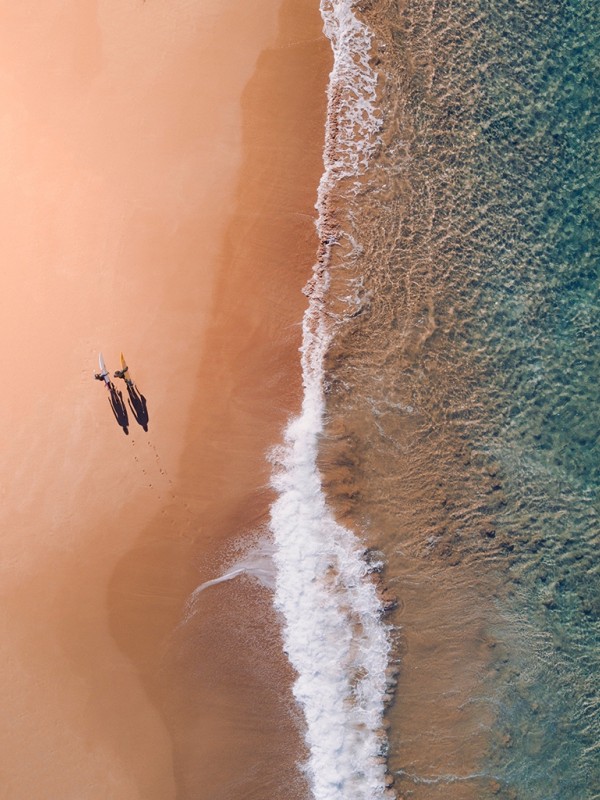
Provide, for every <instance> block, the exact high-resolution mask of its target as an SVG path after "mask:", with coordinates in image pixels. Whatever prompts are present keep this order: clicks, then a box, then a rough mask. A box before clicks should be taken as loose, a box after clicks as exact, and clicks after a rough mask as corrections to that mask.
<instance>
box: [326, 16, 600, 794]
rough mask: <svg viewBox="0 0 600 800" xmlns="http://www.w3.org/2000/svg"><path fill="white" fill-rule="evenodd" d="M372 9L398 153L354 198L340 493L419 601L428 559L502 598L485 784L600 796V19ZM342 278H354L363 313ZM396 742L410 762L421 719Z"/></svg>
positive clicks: (493, 631) (384, 103)
mask: <svg viewBox="0 0 600 800" xmlns="http://www.w3.org/2000/svg"><path fill="white" fill-rule="evenodd" d="M362 9H363V13H364V18H365V20H366V21H367V23H368V24H369V25H370V26H371V27H372V29H373V30H374V32H375V43H374V56H375V58H376V62H377V63H378V65H379V70H380V83H379V91H380V104H381V148H380V150H379V152H378V153H377V155H376V157H375V158H374V159H373V163H372V165H371V169H370V172H369V173H368V174H367V176H366V177H365V179H364V185H363V190H362V191H361V192H359V193H358V195H356V196H353V197H352V198H349V199H348V203H349V206H350V214H349V215H348V218H347V220H346V222H345V224H346V227H347V228H348V229H349V230H350V231H351V241H352V243H353V248H352V249H351V250H350V249H349V252H350V255H348V256H347V257H346V259H345V262H344V264H343V269H344V272H343V273H342V271H341V270H340V271H339V275H338V276H337V280H338V281H339V282H340V283H343V280H346V283H347V286H348V287H350V288H351V289H352V291H353V293H354V294H353V305H352V307H351V309H350V310H351V312H352V313H351V314H350V315H348V318H347V319H346V321H345V323H344V325H343V326H341V327H340V331H339V333H338V336H337V340H336V342H334V345H333V347H332V348H331V352H330V354H329V362H328V377H329V383H328V392H329V394H328V403H329V410H330V414H331V416H332V417H338V418H340V419H343V420H344V425H343V426H342V425H340V424H339V423H337V429H336V431H337V433H336V435H338V436H340V437H341V438H342V439H344V442H345V444H344V447H345V449H344V452H343V456H339V457H337V464H338V466H339V467H340V470H342V469H344V470H347V471H346V472H344V474H343V476H342V472H340V476H341V477H339V478H338V479H337V484H336V483H335V480H334V481H333V488H332V489H331V492H332V493H333V494H334V495H335V494H336V493H337V496H338V497H341V498H342V501H343V503H344V504H345V505H344V506H343V507H344V508H345V509H348V513H351V514H353V515H354V517H355V518H357V519H358V520H359V521H360V524H362V525H364V527H365V529H367V530H371V532H372V538H374V539H375V540H377V537H379V539H378V541H377V544H378V546H381V548H382V549H383V550H384V551H385V554H386V558H387V559H388V564H389V568H388V576H391V579H392V581H393V580H394V576H395V575H396V578H397V581H398V586H399V588H398V592H399V595H400V599H401V601H403V600H404V598H403V590H402V584H401V583H400V582H399V581H400V577H399V576H400V575H401V572H402V569H404V570H405V572H406V569H405V568H404V567H403V566H402V565H403V560H404V562H405V561H406V560H407V559H409V558H412V559H413V560H414V562H415V563H416V564H421V565H427V564H431V563H433V561H434V559H435V558H438V562H436V563H439V564H442V565H443V570H445V571H447V572H448V574H449V575H450V574H451V572H450V571H451V569H460V565H461V563H464V564H467V563H468V564H469V565H471V566H473V565H475V572H477V571H478V570H479V571H480V572H481V573H483V570H484V569H485V570H486V574H487V575H489V576H491V577H490V580H489V585H493V583H494V581H496V583H497V584H498V586H501V587H502V589H501V590H500V589H498V591H497V592H495V593H494V594H495V598H496V599H495V601H494V602H495V612H494V613H495V614H497V616H494V615H493V614H490V615H489V627H488V631H487V634H486V635H490V636H493V637H494V638H495V641H496V643H497V646H496V647H497V649H496V655H495V657H494V659H493V668H492V669H491V672H490V674H489V675H487V676H485V677H482V678H481V685H480V691H481V697H485V704H486V708H488V709H489V708H492V709H493V715H494V722H493V724H492V725H491V726H490V729H489V731H487V732H486V736H487V744H486V746H485V747H484V748H482V749H481V753H480V759H479V762H480V763H479V768H480V772H479V773H478V774H479V775H483V776H485V777H486V780H489V781H492V780H493V781H496V783H488V784H486V786H487V788H486V789H485V791H488V792H493V793H494V796H497V797H503V798H506V799H507V800H508V799H509V798H522V799H523V800H554V799H556V800H559V798H560V800H592V798H596V797H600V766H599V765H600V758H599V752H598V750H599V748H600V718H599V716H598V711H599V709H598V705H599V700H600V686H599V680H598V675H599V674H600V663H599V660H600V659H599V647H598V644H599V632H600V631H599V626H598V611H599V610H600V581H599V576H598V563H597V550H598V545H599V543H600V541H599V540H600V519H599V510H600V509H599V500H600V498H599V488H600V437H599V434H600V403H599V401H598V386H599V383H600V355H599V354H600V349H599V347H598V335H599V333H600V318H599V309H600V297H599V292H600V269H599V267H600V245H599V235H598V234H599V220H600V214H599V212H600V124H599V123H600V119H599V116H600V114H599V108H600V4H598V3H596V2H591V1H590V0H580V1H579V2H575V1H574V0H564V1H563V0H556V1H555V2H547V1H546V2H542V0H453V1H452V2H448V3H444V4H439V3H436V2H433V0H418V2H417V0H414V2H412V0H407V2H405V3H403V4H401V5H400V4H396V3H377V2H368V1H367V0H365V3H364V4H363V6H362ZM340 275H342V277H340ZM335 280H336V273H335V270H334V288H335V289H336V291H337V294H338V296H341V295H342V294H343V292H342V291H341V290H338V289H337V285H336V284H335ZM340 430H341V431H342V434H340V433H339V431H340ZM336 446H337V445H336ZM339 447H340V448H341V445H339ZM332 452H333V455H334V456H335V450H334V449H333V450H332ZM332 458H333V456H332ZM349 476H350V477H349ZM432 476H434V477H432ZM350 478H352V481H353V482H351V480H350ZM415 498H417V500H416V501H415ZM409 503H413V504H414V503H417V506H416V507H415V508H414V509H412V510H410V509H409V510H407V504H409ZM411 514H412V516H411ZM373 531H374V532H375V533H373ZM390 542H391V544H390ZM419 559H420V561H419ZM477 564H480V565H481V568H480V569H479V568H478V567H477ZM446 565H447V566H446ZM425 568H426V566H419V570H421V573H419V574H422V573H423V570H424V569H425ZM436 569H437V567H436ZM415 575H417V569H416V568H415ZM437 575H438V576H441V575H442V572H440V571H439V569H438V573H437ZM412 577H413V576H409V578H412ZM405 579H406V575H405V576H404V578H403V580H405ZM440 580H441V578H440ZM450 580H452V578H450ZM407 598H408V600H407V602H410V595H409V594H407ZM488 599H489V598H485V602H487V601H488ZM432 602H433V601H432ZM435 602H437V603H438V605H439V616H440V618H442V617H443V614H444V613H450V611H449V610H448V609H449V608H450V607H449V606H448V608H445V607H444V598H443V596H440V598H439V599H437V598H435ZM482 608H484V605H483V604H482ZM436 613H437V612H436ZM482 613H483V611H482ZM423 635H424V636H425V635H426V634H425V633H424V634H423ZM399 638H400V640H401V639H402V631H401V630H400V633H399ZM480 699H481V698H479V699H478V702H479V700H480ZM486 719H489V715H488V717H486ZM394 724H395V725H396V724H397V730H396V729H394V728H393V730H392V735H391V742H392V748H393V750H394V751H395V752H397V760H398V762H399V763H400V764H402V763H403V762H402V748H403V739H402V737H403V729H402V724H403V723H402V719H401V718H400V719H399V721H398V722H397V723H396V722H394ZM482 724H483V723H482ZM487 724H488V723H487V722H486V725H487ZM448 736H449V737H450V736H451V732H448ZM449 741H450V739H449ZM452 746H453V747H454V749H455V750H456V749H457V746H455V744H453V745H452ZM430 767H431V769H429V766H427V767H426V768H427V770H428V771H429V772H428V774H444V773H445V772H448V770H447V769H445V765H444V764H443V763H437V764H431V765H430ZM408 771H409V770H407V772H408ZM465 787H466V782H465V783H463V784H461V785H460V786H458V784H456V783H452V782H449V783H448V785H446V786H443V787H441V788H440V787H438V788H434V786H433V782H431V786H430V788H427V787H426V786H425V782H423V781H421V783H420V784H418V782H415V783H414V785H410V786H408V785H407V786H401V789H403V790H404V791H406V792H414V793H415V796H417V797H432V798H433V797H438V796H442V795H440V794H435V791H442V790H443V792H445V794H444V795H443V796H444V797H447V798H450V797H454V796H456V797H461V798H462V797H467V796H469V797H470V796H476V795H467V794H458V792H461V791H464V792H466V791H467V790H468V788H465ZM490 787H491V788H490ZM453 792H456V793H457V794H453ZM409 796H412V795H410V794H409ZM487 796H488V795H486V797H487ZM490 796H491V795H490Z"/></svg>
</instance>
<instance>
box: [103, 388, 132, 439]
mask: <svg viewBox="0 0 600 800" xmlns="http://www.w3.org/2000/svg"><path fill="white" fill-rule="evenodd" d="M109 391H110V397H109V398H108V402H109V403H110V407H111V409H112V412H113V414H114V415H115V419H116V420H117V423H118V424H119V425H120V426H121V427H122V428H123V433H124V434H125V435H126V436H128V435H129V415H128V414H127V408H126V407H125V401H124V400H123V393H122V392H120V391H119V390H118V389H116V388H115V385H114V384H113V383H111V384H110V387H109Z"/></svg>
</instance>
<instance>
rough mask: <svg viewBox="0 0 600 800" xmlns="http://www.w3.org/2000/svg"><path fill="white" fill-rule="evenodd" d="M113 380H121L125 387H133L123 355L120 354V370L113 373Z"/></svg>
mask: <svg viewBox="0 0 600 800" xmlns="http://www.w3.org/2000/svg"><path fill="white" fill-rule="evenodd" d="M115 378H123V380H124V381H125V383H126V384H127V386H131V387H133V381H132V379H131V375H130V372H129V367H128V366H127V362H126V361H125V356H124V355H123V353H121V369H118V370H117V371H116V372H115Z"/></svg>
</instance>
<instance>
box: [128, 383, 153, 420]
mask: <svg viewBox="0 0 600 800" xmlns="http://www.w3.org/2000/svg"><path fill="white" fill-rule="evenodd" d="M127 394H128V395H129V398H128V400H127V402H128V403H129V408H130V409H131V413H132V414H133V416H134V418H135V421H136V422H137V424H138V425H141V426H142V428H143V429H144V430H145V431H147V430H148V422H149V420H150V417H149V416H148V406H147V403H146V398H145V397H144V395H143V394H141V393H140V392H138V389H137V386H131V385H130V384H129V383H128V384H127Z"/></svg>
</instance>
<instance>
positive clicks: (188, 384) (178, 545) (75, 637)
mask: <svg viewBox="0 0 600 800" xmlns="http://www.w3.org/2000/svg"><path fill="white" fill-rule="evenodd" d="M321 26H322V23H321V19H320V16H319V14H318V9H317V7H316V4H315V3H314V2H312V0H311V1H310V2H309V0H303V1H302V2H293V3H292V2H290V1H289V0H287V1H286V2H284V3H283V4H281V3H280V2H276V0H260V2H258V3H256V4H252V5H248V4H244V3H242V2H239V0H236V2H223V0H220V2H216V1H213V0H202V1H201V2H200V1H198V2H195V3H190V2H186V1H185V0H179V2H173V3H170V4H169V5H168V6H164V5H163V4H157V3H154V2H146V3H142V2H131V3H126V4H122V3H120V4H118V3H115V2H110V3H101V4H100V3H96V2H93V1H92V0H89V2H87V1H86V2H82V0H78V1H77V2H75V0H73V1H72V2H69V3H67V4H65V3H63V2H60V3H59V2H58V1H56V2H50V3H46V4H44V8H43V9H38V8H36V11H35V15H34V14H32V13H31V11H30V10H28V9H27V4H25V5H21V6H18V7H14V8H11V9H10V11H7V14H6V19H5V20H4V23H3V29H2V32H1V33H0V36H1V38H2V56H1V63H2V70H1V74H2V77H1V79H0V92H1V94H2V106H3V109H4V116H3V125H2V128H1V129H0V138H1V142H2V148H1V152H2V159H3V165H2V166H3V175H4V181H3V191H2V192H1V193H0V203H1V204H2V209H1V211H2V213H1V214H0V220H1V222H0V224H1V226H2V234H3V243H4V263H3V279H2V280H3V284H2V289H3V291H2V293H1V297H0V303H1V304H2V313H1V314H0V328H1V329H2V333H3V337H4V340H5V348H4V350H5V353H4V366H5V386H4V391H3V392H2V395H1V397H0V424H1V425H2V428H3V430H2V439H3V448H2V455H1V457H0V458H1V464H2V473H1V474H2V483H1V489H2V497H3V503H2V540H1V541H2V544H1V556H0V565H1V568H2V583H1V586H2V595H3V597H2V608H3V612H2V617H1V626H2V640H3V643H4V658H3V659H2V666H1V667H0V671H1V685H2V687H3V691H2V695H3V696H2V702H3V708H4V714H3V722H2V725H1V726H0V742H1V752H2V756H1V761H0V774H1V776H2V777H1V780H2V786H3V795H2V796H3V797H6V798H10V799H11V800H13V798H16V799H19V798H31V797H61V798H65V800H68V799H70V798H77V800H81V798H86V799H87V798H89V799H90V800H91V799H92V798H106V797H118V798H120V799H121V798H122V799H123V800H127V799H128V798H138V797H139V798H145V799H148V798H156V799H157V800H158V799H159V798H160V799H161V800H165V798H169V797H173V798H174V797H177V798H179V799H180V800H184V799H185V798H188V797H189V798H192V797H193V798H195V800H201V799H202V798H211V800H217V798H229V797H234V796H236V797H237V796H241V795H244V796H246V797H253V798H265V799H266V798H269V797H273V796H276V795H277V794H278V793H281V792H282V791H284V788H285V790H286V795H287V796H288V797H294V796H298V797H300V796H302V794H303V792H304V791H305V788H304V786H303V783H302V780H301V778H300V777H299V775H298V774H297V770H296V761H297V759H298V758H301V757H302V747H301V735H300V732H299V727H298V725H297V724H295V723H294V716H295V714H296V713H297V712H296V711H295V710H294V708H293V706H292V704H291V699H290V693H289V683H290V681H291V679H292V675H291V670H290V668H289V666H288V665H287V663H286V661H285V660H284V658H283V655H282V653H281V650H280V641H279V634H278V627H277V625H276V624H275V623H276V619H275V616H274V612H273V611H272V610H271V609H270V603H269V598H268V595H267V593H266V592H265V591H264V590H262V589H260V588H258V587H256V586H253V585H252V584H251V583H250V582H249V581H247V580H243V579H242V581H241V582H232V583H228V584H223V585H221V586H218V587H215V588H214V589H213V590H211V591H207V592H206V593H204V594H203V595H202V603H201V604H198V605H197V606H196V607H195V608H194V610H195V613H194V614H193V615H192V617H191V619H190V620H189V621H188V622H187V623H185V624H182V623H183V621H184V618H185V609H186V602H187V600H188V597H189V595H190V593H191V592H192V591H193V589H194V588H195V587H196V586H198V585H199V584H200V583H201V582H202V581H203V580H206V579H210V578H213V577H216V576H217V575H218V574H219V572H220V570H221V567H222V561H223V559H224V558H226V557H227V555H228V553H230V552H231V551H232V548H234V546H235V542H236V541H238V540H239V537H241V536H243V535H247V534H253V533H256V532H259V531H260V528H261V525H262V524H263V523H264V521H265V519H266V514H267V511H268V505H269V502H270V500H271V493H270V490H269V489H268V479H269V464H268V462H267V460H266V458H265V453H266V452H267V450H268V448H269V447H270V446H272V445H274V444H276V443H277V442H278V440H279V438H280V434H281V429H282V427H283V425H284V423H285V420H286V419H287V418H288V416H289V415H290V413H293V412H295V411H297V410H298V407H299V398H300V388H301V387H300V367H299V359H298V356H297V348H298V346H299V343H300V321H301V317H302V313H303V310H304V306H305V299H304V297H303V296H302V294H301V288H302V286H303V284H304V283H305V282H306V280H307V278H308V277H309V274H310V270H311V266H312V263H313V261H314V258H315V253H316V249H317V241H316V235H315V230H314V217H315V212H314V209H313V204H314V201H315V198H316V186H317V183H318V179H319V176H320V173H321V171H322V162H321V151H322V143H323V125H324V117H325V86H326V81H327V73H328V71H329V69H330V59H331V56H330V50H329V46H328V43H327V42H326V40H325V39H324V38H323V36H322V34H321ZM99 350H102V351H103V353H104V356H105V358H106V361H107V365H108V368H109V369H110V370H111V371H113V370H115V369H117V368H118V356H119V352H120V351H121V350H123V351H124V353H125V355H126V357H127V359H128V362H129V364H130V367H131V372H132V376H133V378H134V380H136V382H137V385H138V387H139V389H140V391H141V392H142V393H143V394H144V395H145V397H146V398H147V401H148V410H149V417H150V422H149V431H148V432H147V433H145V432H144V431H143V430H142V429H141V427H139V426H137V424H136V423H135V421H134V420H133V419H130V423H131V425H130V428H129V432H128V435H127V436H126V435H124V433H123V431H122V430H121V429H120V428H119V427H118V425H117V424H116V421H115V419H114V418H113V416H112V413H111V410H110V408H109V405H108V402H107V392H106V390H105V388H104V387H103V386H102V385H101V384H100V383H98V382H95V381H94V380H93V370H94V369H95V368H96V365H97V354H98V351H99ZM116 383H117V384H118V387H117V388H120V389H122V390H123V391H124V389H125V386H124V384H123V383H122V382H121V381H116ZM130 418H131V414H130Z"/></svg>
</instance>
